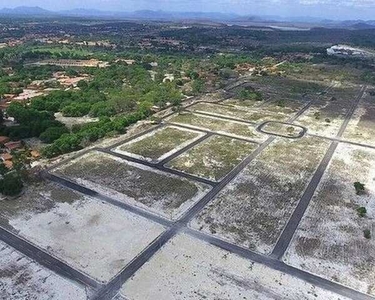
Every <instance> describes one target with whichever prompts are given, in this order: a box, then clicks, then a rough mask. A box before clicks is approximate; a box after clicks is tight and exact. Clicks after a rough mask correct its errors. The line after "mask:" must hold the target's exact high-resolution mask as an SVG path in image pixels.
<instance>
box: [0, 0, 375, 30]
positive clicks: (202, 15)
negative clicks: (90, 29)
mask: <svg viewBox="0 0 375 300" xmlns="http://www.w3.org/2000/svg"><path fill="white" fill-rule="evenodd" d="M11 16H12V17H15V16H18V17H82V18H103V19H129V20H160V21H181V20H206V21H215V22H223V23H225V22H229V23H233V24H241V23H243V24H246V23H271V22H274V23H310V24H315V26H333V27H348V28H352V29H375V20H374V21H364V20H347V21H333V20H325V19H319V18H314V17H280V16H240V15H237V14H234V13H216V12H167V11H160V10H159V11H153V10H139V11H134V12H114V11H102V10H96V9H83V8H79V9H72V10H63V11H49V10H46V9H43V8H41V7H38V6H36V7H29V6H20V7H16V8H3V9H0V17H11Z"/></svg>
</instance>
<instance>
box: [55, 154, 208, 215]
mask: <svg viewBox="0 0 375 300" xmlns="http://www.w3.org/2000/svg"><path fill="white" fill-rule="evenodd" d="M55 172H56V173H57V174H60V175H62V176H65V177H68V178H70V179H72V180H74V181H76V182H78V183H80V184H82V185H84V186H86V187H88V188H91V189H93V190H96V191H98V192H101V193H104V194H108V195H110V196H113V197H115V198H117V199H118V200H120V201H124V202H127V203H129V204H131V205H136V206H140V207H141V208H144V209H148V210H151V211H152V212H154V213H156V214H159V215H161V216H164V217H167V218H171V219H176V218H178V217H179V216H180V215H181V214H182V213H183V212H185V211H186V210H187V209H188V208H189V207H190V206H191V205H193V204H194V203H195V202H197V201H198V200H199V199H200V198H201V197H203V195H204V194H205V193H206V192H208V190H209V187H208V186H206V185H204V184H200V183H197V182H192V181H190V180H187V179H184V178H181V177H178V176H175V175H171V174H167V173H164V172H161V171H158V170H155V169H151V168H148V167H145V166H141V165H138V164H133V163H130V162H127V161H125V160H122V159H120V158H117V157H115V156H112V155H109V154H104V153H99V152H91V153H89V154H86V155H84V156H82V157H80V158H78V159H76V160H73V161H71V162H70V163H68V164H66V165H64V166H62V167H60V168H58V169H56V170H55Z"/></svg>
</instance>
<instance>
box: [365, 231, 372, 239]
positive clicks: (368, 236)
mask: <svg viewBox="0 0 375 300" xmlns="http://www.w3.org/2000/svg"><path fill="white" fill-rule="evenodd" d="M363 236H364V237H365V238H366V239H368V240H369V239H371V231H370V230H369V229H365V230H363Z"/></svg>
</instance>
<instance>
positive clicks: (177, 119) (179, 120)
mask: <svg viewBox="0 0 375 300" xmlns="http://www.w3.org/2000/svg"><path fill="white" fill-rule="evenodd" d="M168 122H170V123H176V124H182V125H185V126H189V127H191V128H198V129H203V130H211V131H214V132H218V133H222V134H227V135H231V136H235V137H240V138H244V139H248V140H250V141H252V140H253V141H260V142H262V141H265V140H266V139H267V137H266V136H265V135H262V134H260V133H258V132H256V130H255V127H254V126H252V125H249V124H246V123H241V122H235V121H227V120H223V119H220V118H216V117H209V116H202V115H198V114H194V113H190V112H184V113H182V114H178V115H174V116H172V117H171V118H170V119H169V120H168Z"/></svg>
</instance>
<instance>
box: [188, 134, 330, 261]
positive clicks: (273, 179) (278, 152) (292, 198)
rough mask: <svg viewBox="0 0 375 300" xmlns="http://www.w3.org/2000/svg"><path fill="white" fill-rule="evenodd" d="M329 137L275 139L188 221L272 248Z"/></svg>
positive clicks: (243, 242)
mask: <svg viewBox="0 0 375 300" xmlns="http://www.w3.org/2000/svg"><path fill="white" fill-rule="evenodd" d="M328 146H329V143H328V142H327V141H325V140H322V139H318V138H312V137H304V138H302V139H298V140H290V139H285V138H280V139H276V141H275V142H274V143H273V144H271V145H270V146H269V147H268V148H267V149H266V150H264V151H263V152H262V153H261V154H260V156H258V158H256V159H255V160H254V161H252V162H251V163H250V164H249V165H248V166H247V167H246V169H245V170H244V171H243V172H242V173H240V174H239V175H238V176H237V177H236V178H235V179H234V180H233V181H232V182H231V183H230V184H229V185H228V186H227V187H225V188H224V190H223V191H222V192H221V193H220V194H219V195H218V196H217V197H216V199H214V200H213V201H212V202H211V203H210V204H209V205H208V206H206V208H205V209H204V210H203V211H202V212H201V213H200V215H199V216H198V217H197V218H196V219H195V220H194V221H193V222H192V224H191V226H193V227H194V228H197V229H199V230H203V231H204V232H207V233H210V234H213V235H216V236H218V237H220V238H223V239H227V240H229V241H231V242H234V243H236V244H238V245H241V246H244V247H248V248H250V249H252V250H255V251H258V252H261V253H267V254H268V253H270V252H271V251H272V249H273V247H274V245H275V243H276V241H277V239H278V237H279V235H280V233H281V231H282V229H283V227H284V226H285V224H286V222H287V221H288V219H289V217H290V215H291V214H292V212H293V210H294V208H295V207H296V205H297V203H298V201H299V199H300V198H301V196H302V194H303V191H304V190H305V188H306V187H307V185H308V183H309V182H310V180H311V178H312V176H313V174H314V172H315V170H316V168H317V167H318V165H319V163H320V161H321V159H322V158H323V156H324V154H325V152H326V150H327V149H328Z"/></svg>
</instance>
